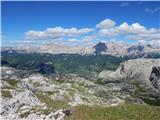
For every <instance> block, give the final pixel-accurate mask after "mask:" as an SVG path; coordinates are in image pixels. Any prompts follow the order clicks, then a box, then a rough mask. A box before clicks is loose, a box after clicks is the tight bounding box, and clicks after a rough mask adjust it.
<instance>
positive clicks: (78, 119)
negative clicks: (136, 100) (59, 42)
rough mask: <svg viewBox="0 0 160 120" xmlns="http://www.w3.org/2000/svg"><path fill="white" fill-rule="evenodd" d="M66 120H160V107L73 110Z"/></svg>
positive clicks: (123, 106) (136, 106) (128, 106)
mask: <svg viewBox="0 0 160 120" xmlns="http://www.w3.org/2000/svg"><path fill="white" fill-rule="evenodd" d="M65 120H160V107H156V106H149V105H120V106H115V107H107V108H103V107H88V106H77V107H75V108H73V115H71V116H69V117H66V119H65Z"/></svg>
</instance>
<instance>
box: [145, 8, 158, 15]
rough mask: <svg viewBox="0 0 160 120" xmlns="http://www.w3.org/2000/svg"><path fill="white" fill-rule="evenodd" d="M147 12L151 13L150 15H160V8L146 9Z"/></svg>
mask: <svg viewBox="0 0 160 120" xmlns="http://www.w3.org/2000/svg"><path fill="white" fill-rule="evenodd" d="M145 12H148V13H150V14H154V13H160V7H156V8H154V9H151V8H146V9H145Z"/></svg>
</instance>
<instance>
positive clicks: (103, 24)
mask: <svg viewBox="0 0 160 120" xmlns="http://www.w3.org/2000/svg"><path fill="white" fill-rule="evenodd" d="M115 24H116V23H115V22H114V21H113V20H111V19H105V20H103V21H101V22H100V23H98V24H97V25H96V27H97V28H99V29H106V28H112V27H114V26H115Z"/></svg>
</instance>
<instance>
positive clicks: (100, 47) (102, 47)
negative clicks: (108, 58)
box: [93, 42, 107, 54]
mask: <svg viewBox="0 0 160 120" xmlns="http://www.w3.org/2000/svg"><path fill="white" fill-rule="evenodd" d="M93 48H94V49H95V51H94V52H95V53H96V54H101V53H102V52H104V53H105V52H106V51H107V46H106V44H105V43H103V42H99V43H98V44H96V45H95V46H94V47H93Z"/></svg>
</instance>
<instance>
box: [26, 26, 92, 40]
mask: <svg viewBox="0 0 160 120" xmlns="http://www.w3.org/2000/svg"><path fill="white" fill-rule="evenodd" d="M92 31H94V29H93V28H81V29H77V28H74V27H73V28H62V27H55V28H47V29H46V30H44V31H34V30H30V31H28V32H26V34H25V36H26V38H27V39H46V38H59V37H77V36H80V35H83V34H86V33H89V32H92Z"/></svg>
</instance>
